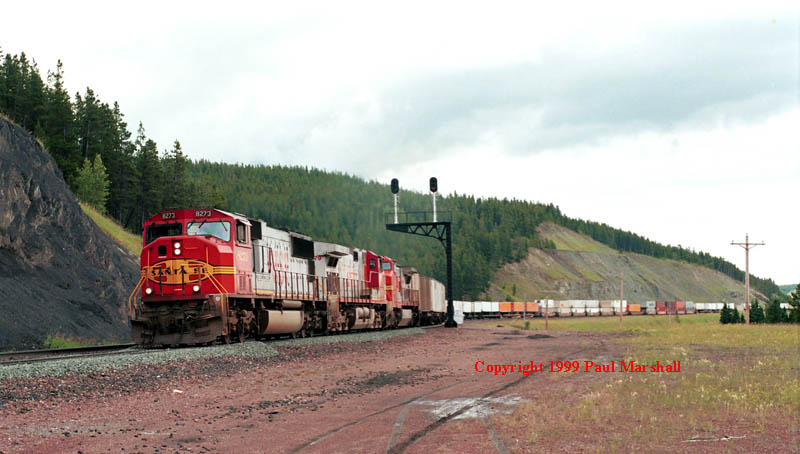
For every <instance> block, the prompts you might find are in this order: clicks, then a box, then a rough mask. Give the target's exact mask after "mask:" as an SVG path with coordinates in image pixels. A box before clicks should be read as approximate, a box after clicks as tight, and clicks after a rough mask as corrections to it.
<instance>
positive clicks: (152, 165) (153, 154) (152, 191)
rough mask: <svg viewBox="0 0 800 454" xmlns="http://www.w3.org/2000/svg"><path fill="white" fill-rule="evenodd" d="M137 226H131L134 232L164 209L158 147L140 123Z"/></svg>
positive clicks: (136, 157) (136, 178)
mask: <svg viewBox="0 0 800 454" xmlns="http://www.w3.org/2000/svg"><path fill="white" fill-rule="evenodd" d="M135 143H136V155H135V163H136V175H135V181H136V184H135V185H134V187H135V188H136V206H137V209H136V214H137V215H138V219H136V221H137V223H136V225H129V224H128V223H127V222H126V224H125V226H126V227H129V228H131V229H132V230H133V231H141V226H142V224H143V223H144V221H145V220H146V219H147V218H149V217H150V216H152V215H154V214H155V213H157V212H158V211H160V210H161V209H162V195H163V176H162V168H161V160H160V159H159V157H158V146H157V145H156V143H155V142H154V141H152V140H150V139H148V138H147V137H146V136H145V132H144V126H142V123H141V122H140V123H139V130H138V132H137V135H136V142H135Z"/></svg>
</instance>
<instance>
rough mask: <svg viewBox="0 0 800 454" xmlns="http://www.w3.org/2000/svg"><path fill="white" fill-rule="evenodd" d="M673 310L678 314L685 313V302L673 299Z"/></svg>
mask: <svg viewBox="0 0 800 454" xmlns="http://www.w3.org/2000/svg"><path fill="white" fill-rule="evenodd" d="M675 312H677V313H678V314H685V313H686V302H685V301H675Z"/></svg>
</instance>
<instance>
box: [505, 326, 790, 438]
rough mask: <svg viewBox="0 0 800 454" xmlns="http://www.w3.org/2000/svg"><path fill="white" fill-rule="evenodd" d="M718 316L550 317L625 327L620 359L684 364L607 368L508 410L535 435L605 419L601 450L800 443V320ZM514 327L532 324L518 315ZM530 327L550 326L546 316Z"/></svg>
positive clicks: (618, 339)
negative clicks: (736, 440) (584, 382)
mask: <svg viewBox="0 0 800 454" xmlns="http://www.w3.org/2000/svg"><path fill="white" fill-rule="evenodd" d="M718 320H719V315H718V314H699V315H690V316H682V317H680V318H679V319H676V318H675V317H652V316H642V317H626V318H625V319H624V321H623V327H622V329H620V328H619V320H618V319H617V318H611V317H609V318H567V319H553V320H550V322H549V329H550V330H570V331H595V332H604V333H618V334H617V335H615V336H613V337H611V338H610V339H611V340H612V341H613V342H614V343H616V344H617V345H619V346H621V347H622V352H623V353H622V357H621V358H616V359H617V360H619V359H623V360H626V361H628V360H635V361H636V362H637V363H643V364H652V363H655V362H656V361H660V362H661V363H665V362H671V361H673V360H680V361H681V373H673V374H664V373H614V374H602V375H604V376H606V377H603V378H602V379H600V380H599V383H592V384H590V385H588V387H587V386H583V387H578V388H576V389H573V390H572V392H570V393H569V395H570V398H567V399H555V400H543V401H537V402H531V403H529V404H526V405H524V406H521V407H520V408H519V409H518V410H517V411H516V412H515V414H514V415H512V417H511V418H512V419H513V420H514V421H515V422H516V423H517V424H520V423H522V424H529V425H528V426H527V427H525V428H524V429H525V432H526V434H527V437H528V441H530V442H535V441H541V440H547V439H551V441H552V438H553V437H564V436H570V437H575V436H576V434H577V436H578V437H580V436H581V434H582V433H586V432H587V428H596V427H602V428H603V429H604V435H603V437H604V440H605V443H606V444H605V445H604V446H605V447H604V449H603V450H604V451H610V452H614V451H623V452H627V451H629V450H630V449H631V448H632V447H637V446H638V447H641V448H643V449H645V450H649V449H651V448H652V446H653V444H652V443H653V442H654V441H655V438H657V439H658V440H660V441H664V442H665V443H666V444H665V445H664V446H670V445H672V446H687V445H682V444H679V443H685V441H686V440H688V439H691V438H703V437H711V438H713V437H723V436H726V435H727V436H737V435H742V436H745V437H751V438H754V437H755V438H757V437H762V436H763V437H769V439H770V440H776V438H775V437H779V438H780V437H781V436H783V437H788V440H789V443H793V442H797V438H796V437H797V436H798V427H800V375H798V362H800V360H799V358H800V327H798V326H797V325H751V326H745V325H721V324H719V322H718ZM511 326H514V327H515V328H519V329H524V328H525V325H524V323H523V322H521V321H515V322H512V323H511ZM527 327H528V328H529V329H531V330H543V329H544V320H541V319H536V320H535V321H531V322H530V323H529V324H528V325H527ZM617 364H619V363H618V362H617ZM554 407H555V408H554ZM542 414H547V415H553V418H554V420H549V421H547V423H546V424H543V423H542V421H541V418H537V417H536V415H542ZM526 422H527V423H526ZM588 432H593V431H591V430H589V431H588ZM782 434H783V435H782ZM787 434H788V435H787ZM750 442H753V440H751V441H750ZM730 446H731V445H729V447H730ZM687 449H688V446H687ZM698 449H701V448H699V447H698ZM725 449H728V448H725ZM792 449H794V450H797V449H800V448H799V447H798V446H796V445H795V447H794V448H790V449H789V452H794V451H792ZM681 450H682V449H681ZM701 450H702V449H701Z"/></svg>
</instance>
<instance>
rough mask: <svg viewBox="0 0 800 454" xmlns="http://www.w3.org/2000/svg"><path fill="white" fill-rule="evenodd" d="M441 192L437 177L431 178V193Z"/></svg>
mask: <svg viewBox="0 0 800 454" xmlns="http://www.w3.org/2000/svg"><path fill="white" fill-rule="evenodd" d="M438 190H439V182H438V181H437V180H436V177H431V192H436V191H438Z"/></svg>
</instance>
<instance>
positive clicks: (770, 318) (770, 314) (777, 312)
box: [766, 298, 786, 323]
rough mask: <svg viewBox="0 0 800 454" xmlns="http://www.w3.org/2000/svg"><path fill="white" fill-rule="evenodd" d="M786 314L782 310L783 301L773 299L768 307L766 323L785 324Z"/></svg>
mask: <svg viewBox="0 0 800 454" xmlns="http://www.w3.org/2000/svg"><path fill="white" fill-rule="evenodd" d="M785 319H786V312H784V310H783V309H781V300H780V299H778V298H772V301H770V303H769V305H768V306H767V313H766V322H767V323H783V322H785V321H786V320H785Z"/></svg>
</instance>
